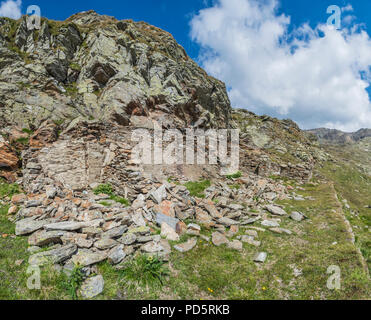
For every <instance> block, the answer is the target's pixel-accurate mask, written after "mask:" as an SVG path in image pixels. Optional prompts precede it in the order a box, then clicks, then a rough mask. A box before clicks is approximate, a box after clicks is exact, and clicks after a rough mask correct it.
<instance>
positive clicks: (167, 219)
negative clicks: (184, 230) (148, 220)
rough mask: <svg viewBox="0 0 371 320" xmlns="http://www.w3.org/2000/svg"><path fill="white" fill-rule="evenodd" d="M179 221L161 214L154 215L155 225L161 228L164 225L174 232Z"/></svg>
mask: <svg viewBox="0 0 371 320" xmlns="http://www.w3.org/2000/svg"><path fill="white" fill-rule="evenodd" d="M179 221H180V220H179V219H177V218H172V217H169V216H167V215H165V214H162V213H157V214H156V223H157V224H158V225H159V226H162V224H163V223H166V224H167V225H168V226H169V227H171V228H172V229H174V230H176V226H177V224H178V223H179Z"/></svg>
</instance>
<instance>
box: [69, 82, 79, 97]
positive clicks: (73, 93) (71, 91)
mask: <svg viewBox="0 0 371 320" xmlns="http://www.w3.org/2000/svg"><path fill="white" fill-rule="evenodd" d="M78 91H79V90H78V89H77V86H76V83H75V82H73V83H71V84H69V85H68V86H67V87H66V92H67V94H69V95H70V96H72V97H75V96H76V95H77V93H78Z"/></svg>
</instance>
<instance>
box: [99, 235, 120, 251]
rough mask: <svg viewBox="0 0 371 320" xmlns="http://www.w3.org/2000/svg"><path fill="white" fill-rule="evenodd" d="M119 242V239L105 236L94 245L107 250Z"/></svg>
mask: <svg viewBox="0 0 371 320" xmlns="http://www.w3.org/2000/svg"><path fill="white" fill-rule="evenodd" d="M117 244H118V243H117V241H115V240H113V239H110V238H103V239H101V240H99V241H97V242H96V243H94V247H96V248H98V249H99V250H107V249H111V248H113V247H114V246H116V245H117Z"/></svg>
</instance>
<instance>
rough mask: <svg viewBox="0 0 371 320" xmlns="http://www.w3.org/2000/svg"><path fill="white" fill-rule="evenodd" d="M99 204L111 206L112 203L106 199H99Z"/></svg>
mask: <svg viewBox="0 0 371 320" xmlns="http://www.w3.org/2000/svg"><path fill="white" fill-rule="evenodd" d="M99 204H101V205H102V206H105V207H111V206H112V203H110V202H108V201H101V202H99Z"/></svg>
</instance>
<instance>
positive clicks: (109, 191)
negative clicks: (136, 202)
mask: <svg viewBox="0 0 371 320" xmlns="http://www.w3.org/2000/svg"><path fill="white" fill-rule="evenodd" d="M93 192H94V194H96V195H98V194H106V195H107V196H110V199H111V200H113V201H116V202H118V203H121V204H123V205H124V206H127V207H128V206H129V205H130V202H129V200H127V199H125V198H122V197H119V196H117V195H115V193H114V190H113V187H112V186H111V185H110V184H101V185H99V186H98V187H97V188H95V189H94V190H93Z"/></svg>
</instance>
